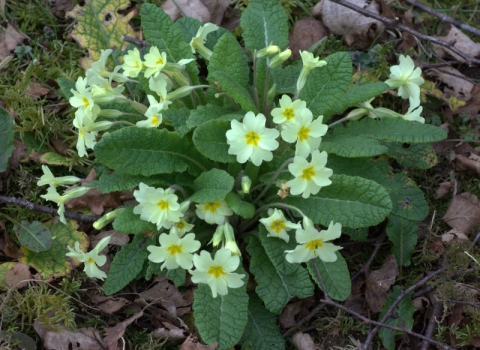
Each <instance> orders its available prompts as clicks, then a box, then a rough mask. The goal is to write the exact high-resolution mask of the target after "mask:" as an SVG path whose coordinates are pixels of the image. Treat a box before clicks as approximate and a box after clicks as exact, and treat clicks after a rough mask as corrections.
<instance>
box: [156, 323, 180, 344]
mask: <svg viewBox="0 0 480 350" xmlns="http://www.w3.org/2000/svg"><path fill="white" fill-rule="evenodd" d="M163 325H164V327H161V328H157V329H155V330H154V331H153V332H152V336H154V337H155V338H159V339H170V340H183V339H185V338H186V336H185V334H184V330H183V329H181V328H179V327H177V326H175V325H173V324H171V323H168V322H163Z"/></svg>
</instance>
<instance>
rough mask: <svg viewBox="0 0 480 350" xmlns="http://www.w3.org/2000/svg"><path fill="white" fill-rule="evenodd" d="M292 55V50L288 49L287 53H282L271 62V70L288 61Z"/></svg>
mask: <svg viewBox="0 0 480 350" xmlns="http://www.w3.org/2000/svg"><path fill="white" fill-rule="evenodd" d="M291 55H292V50H290V49H286V50H285V51H282V52H280V53H279V54H278V55H276V56H275V57H274V58H272V60H271V61H270V68H272V69H273V68H275V67H277V66H279V65H280V64H282V63H283V62H285V61H286V60H288V59H289V58H290V56H291Z"/></svg>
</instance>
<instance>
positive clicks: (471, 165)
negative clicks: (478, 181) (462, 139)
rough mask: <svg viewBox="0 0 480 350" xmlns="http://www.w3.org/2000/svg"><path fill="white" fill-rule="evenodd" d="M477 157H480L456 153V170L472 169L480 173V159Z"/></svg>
mask: <svg viewBox="0 0 480 350" xmlns="http://www.w3.org/2000/svg"><path fill="white" fill-rule="evenodd" d="M476 157H477V158H478V156H475V157H472V156H471V155H470V157H469V158H467V157H465V156H462V155H461V154H457V155H455V160H454V163H455V170H458V171H465V170H472V171H473V172H475V173H477V175H480V161H478V159H476Z"/></svg>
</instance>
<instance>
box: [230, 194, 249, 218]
mask: <svg viewBox="0 0 480 350" xmlns="http://www.w3.org/2000/svg"><path fill="white" fill-rule="evenodd" d="M225 202H227V204H228V207H229V208H230V209H232V211H233V212H234V213H235V214H237V215H239V216H241V217H242V218H244V219H251V218H253V215H254V214H255V206H254V205H253V204H252V203H250V202H245V201H243V200H242V199H241V198H240V197H239V196H237V195H236V194H235V193H232V192H230V193H229V194H227V196H226V197H225Z"/></svg>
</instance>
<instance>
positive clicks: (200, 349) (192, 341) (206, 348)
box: [179, 335, 218, 350]
mask: <svg viewBox="0 0 480 350" xmlns="http://www.w3.org/2000/svg"><path fill="white" fill-rule="evenodd" d="M217 346H218V343H213V344H211V345H205V344H202V343H199V342H198V339H197V338H195V337H194V336H192V335H189V336H188V338H187V339H186V340H185V341H184V342H183V344H182V345H181V346H180V349H179V350H215V349H216V348H217Z"/></svg>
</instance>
